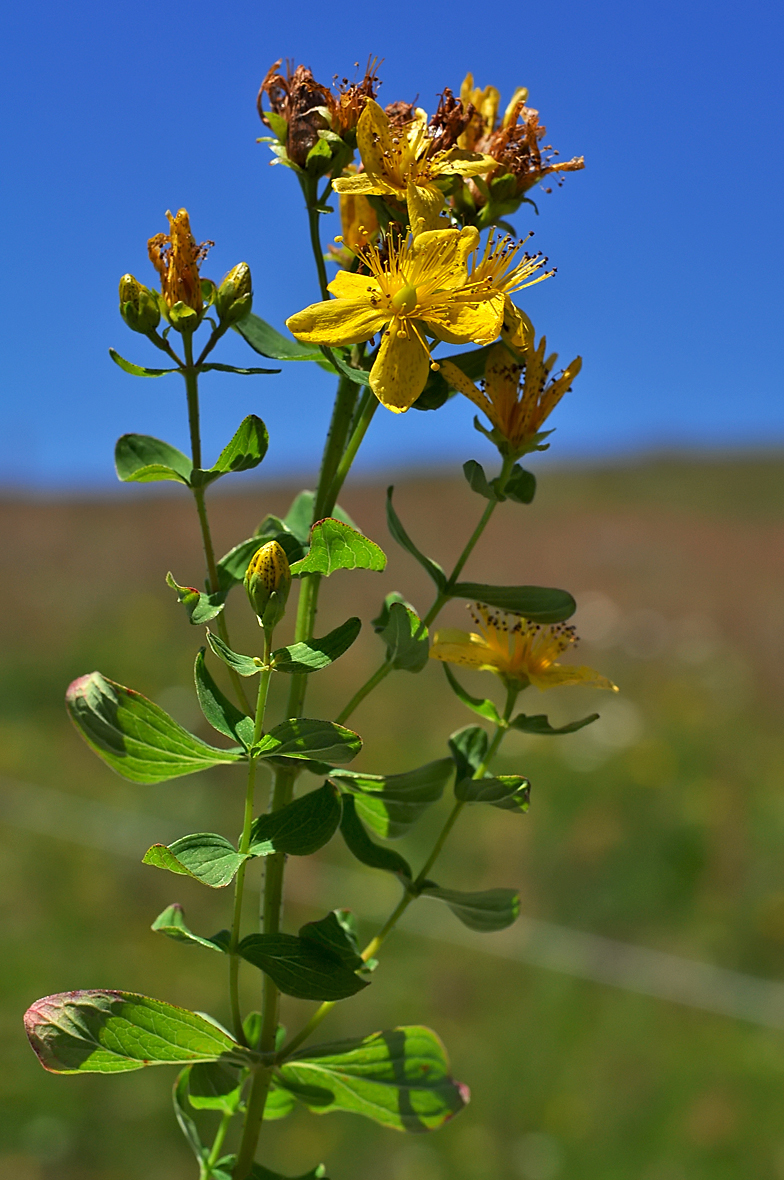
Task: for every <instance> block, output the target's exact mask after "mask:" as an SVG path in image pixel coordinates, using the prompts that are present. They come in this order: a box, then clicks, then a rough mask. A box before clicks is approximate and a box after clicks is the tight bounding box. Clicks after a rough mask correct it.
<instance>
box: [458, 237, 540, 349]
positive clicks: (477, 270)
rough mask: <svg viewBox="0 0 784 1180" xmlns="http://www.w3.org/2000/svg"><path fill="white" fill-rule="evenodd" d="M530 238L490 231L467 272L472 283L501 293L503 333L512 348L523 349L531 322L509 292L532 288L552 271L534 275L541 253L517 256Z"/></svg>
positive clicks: (527, 339) (531, 327)
mask: <svg viewBox="0 0 784 1180" xmlns="http://www.w3.org/2000/svg"><path fill="white" fill-rule="evenodd" d="M532 237H533V234H532V233H530V234H529V235H528V237H527V238H524V239H523V241H521V242H515V241H514V239H513V238H510V237H508V236H505V237H502V238H496V236H495V234H494V233H491V234H490V235H489V236H488V239H487V242H486V243H485V250H484V254H483V255H482V257H481V258H480V257H479V252H478V251H476V252H475V254H474V258H473V261H472V264H471V269H470V272H469V280H470V281H471V282H474V283H480V284H483V285H484V286H485V287H486V288H487V289H490V288H492V289H493V290H495V291H500V292H501V293H502V294H503V296H504V334H505V336H506V338H507V339H508V341H509V343H510V344H511V345H512V347H513V348H525V346H526V344H527V343H528V341H529V340H530V338H531V336H532V334H533V324H532V323H531V321H530V320H529V319H528V316H527V315H526V314H525V312H523V311H520V308H519V307H516V306H515V305H514V303H512V293H513V292H515V291H522V290H523V289H524V288H525V287H532V286H533V285H534V283H541V282H542V281H543V280H544V279H549V278H552V276H553V275H554V274H555V270H554V269H553V270H547V271H544V272H543V273H542V274H540V275H536V272H537V271H538V270H541V269H542V267H543V266H545V265H546V264H547V261H548V260H547V258H545V256H544V255H543V254H541V253H538V254H528V253H527V252H526V253H524V254H523V255H522V257H520V251H521V250H522V249H523V246H524V245H525V244H526V242H528V241H530V239H531V238H532ZM531 275H536V278H531Z"/></svg>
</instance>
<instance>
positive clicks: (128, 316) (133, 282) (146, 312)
mask: <svg viewBox="0 0 784 1180" xmlns="http://www.w3.org/2000/svg"><path fill="white" fill-rule="evenodd" d="M120 315H121V316H122V318H123V319H124V320H125V322H126V324H127V325H128V327H129V328H131V329H132V330H133V331H134V332H143V333H144V334H145V335H146V334H147V333H148V332H153V331H154V330H155V329H156V328H157V327H158V324H159V323H160V321H161V309H160V306H159V304H158V296H157V295H156V294H155V293H154V292H153V291H151V290H150V289H149V287H145V286H144V284H143V283H140V282H139V280H138V279H135V278H134V277H133V275H123V277H122V278H121V279H120Z"/></svg>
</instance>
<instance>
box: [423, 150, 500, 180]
mask: <svg viewBox="0 0 784 1180" xmlns="http://www.w3.org/2000/svg"><path fill="white" fill-rule="evenodd" d="M497 167H498V161H497V160H494V159H493V157H492V156H488V155H485V153H484V152H467V151H465V150H464V149H463V148H460V147H451V148H448V149H447V150H446V151H445V152H438V154H437V155H435V156H434V157H433V159H432V160H431V161H430V171H431V173H433V175H436V176H478V175H479V174H480V173H482V172H489V171H490V170H491V169H492V168H497Z"/></svg>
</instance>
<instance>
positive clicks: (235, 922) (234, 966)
mask: <svg viewBox="0 0 784 1180" xmlns="http://www.w3.org/2000/svg"><path fill="white" fill-rule="evenodd" d="M271 654H272V637H271V635H269V634H268V633H267V632H266V631H265V633H264V665H265V666H264V667H263V668H262V670H261V673H260V675H259V692H258V697H257V698H256V723H255V725H254V727H253V744H254V745H255V744H256V742H257V741H258V740H259V738H260V737H261V735H262V732H263V729H264V713H265V710H266V707H267V694H268V692H269V682H270V676H271V675H272V668H271V667H270V657H271ZM255 787H256V758H255V757H254V755H253V754H251V755H250V758H249V760H248V786H247V790H246V792H245V813H244V815H243V820H242V835H241V836H240V843H239V847H238V849H237V851H238V852H239V853H240V854H241V855H245V853H247V851H248V849H249V848H250V834H251V825H252V823H253V800H254V794H255ZM247 863H248V862H247V861H246V860H244V861H243V862H242V864H241V865H240V867H239V869H238V870H237V876H236V877H235V879H234V915H233V918H232V923H231V942H230V944H229V998H230V1002H231V1019H232V1024H233V1025H234V1035H235V1037H236V1038H237V1040H238V1041H239V1042H240V1044H241V1045H247V1043H248V1042H247V1040H246V1038H245V1032H244V1030H243V1027H242V1012H241V1011H240V995H239V969H240V957H239V955H238V954H237V947H238V945H239V941H240V926H241V923H242V896H243V892H244V889H245V870H246V867H247Z"/></svg>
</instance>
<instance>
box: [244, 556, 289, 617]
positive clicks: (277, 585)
mask: <svg viewBox="0 0 784 1180" xmlns="http://www.w3.org/2000/svg"><path fill="white" fill-rule="evenodd" d="M245 589H246V591H247V594H248V598H249V600H250V604H251V606H252V607H253V609H254V611H255V612H256V614H257V616H258V619H259V623H260V624H261V626H262V627H264V628H268V629H271V628H272V627H274V626H276V624H277V623H279V622H280V620H281V619H282V618H283V616H284V614H285V613H286V600H287V598H288V596H289V590H290V589H291V570H290V568H289V559H288V558H287V557H286V551H285V549H283V547H282V546H281V545H279V544H278V542H277V541H267V543H266V545H262V546H261V548H260V549H257V550H256V552H255V553H254V555H253V557H252V558H251V560H250V564H249V566H248V569H247V571H246V573H245Z"/></svg>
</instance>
